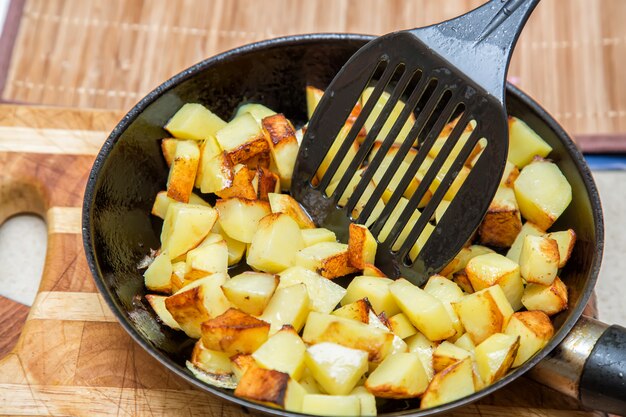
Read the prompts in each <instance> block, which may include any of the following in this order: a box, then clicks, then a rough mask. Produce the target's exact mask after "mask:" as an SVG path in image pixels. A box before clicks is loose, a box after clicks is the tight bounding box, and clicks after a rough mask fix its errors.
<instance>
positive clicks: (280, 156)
mask: <svg viewBox="0 0 626 417" xmlns="http://www.w3.org/2000/svg"><path fill="white" fill-rule="evenodd" d="M261 127H262V129H263V134H264V135H265V138H266V140H267V143H268V144H269V148H270V154H271V155H272V159H273V160H274V164H275V165H276V169H277V170H278V176H279V177H280V183H281V187H282V188H283V189H289V188H290V187H291V175H292V174H293V167H294V165H295V163H296V158H297V157H298V150H299V149H300V147H299V146H298V141H297V139H296V129H295V128H294V127H293V125H292V124H291V122H290V121H289V120H287V118H286V117H285V116H284V115H283V114H274V115H272V116H267V117H265V118H264V119H263V120H262V121H261Z"/></svg>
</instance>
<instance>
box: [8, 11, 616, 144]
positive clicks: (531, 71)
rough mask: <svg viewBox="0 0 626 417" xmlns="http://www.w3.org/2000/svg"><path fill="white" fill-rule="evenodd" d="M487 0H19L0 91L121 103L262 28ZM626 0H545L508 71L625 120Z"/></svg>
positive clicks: (588, 129) (428, 17)
mask: <svg viewBox="0 0 626 417" xmlns="http://www.w3.org/2000/svg"><path fill="white" fill-rule="evenodd" d="M480 3H482V0H307V1H302V0H301V1H297V0H263V1H260V0H132V1H128V0H93V1H86V0H26V3H25V5H24V9H23V13H22V18H21V23H20V28H19V31H18V34H17V38H16V40H15V47H14V49H13V54H12V59H11V63H10V67H9V71H8V75H7V79H6V83H5V88H4V91H2V98H3V99H4V100H8V101H17V102H26V103H38V104H50V105H61V106H73V107H83V108H85V107H94V108H105V109H116V110H117V109H128V108H129V107H130V106H132V105H133V104H134V103H135V102H136V101H138V100H139V99H140V98H141V97H142V96H143V95H145V94H146V93H147V92H148V91H149V90H151V89H152V88H154V87H155V86H156V85H158V84H159V83H161V82H162V81H164V80H165V79H167V78H168V77H170V76H171V75H173V74H175V73H177V72H179V71H181V70H182V69H184V68H186V67H188V66H190V65H192V64H193V63H195V62H197V61H199V60H201V59H204V58H206V57H209V56H211V55H214V54H216V53H218V52H221V51H224V50H227V49H230V48H233V47H236V46H239V45H242V44H245V43H249V42H253V41H257V40H261V39H267V38H272V37H277V36H282V35H288V34H295V33H309V32H356V33H371V34H381V33H385V32H388V31H393V30H396V29H401V28H409V27H414V26H420V25H425V24H430V23H434V22H437V21H440V20H442V19H446V18H450V17H452V16H454V15H456V14H459V13H461V12H464V11H467V10H469V9H470V8H472V7H475V6H477V5H478V4H480ZM624 18H626V1H625V0H544V1H542V2H541V4H540V5H539V7H538V8H537V10H536V12H535V14H534V15H533V16H532V17H531V20H530V22H529V24H528V26H527V28H526V30H525V32H524V33H523V35H522V37H521V40H520V43H519V44H518V47H517V50H516V52H515V57H514V59H513V63H512V67H511V70H510V77H511V79H512V80H513V81H514V82H515V83H517V84H518V85H519V86H520V87H521V88H523V89H524V90H526V91H527V92H529V93H530V94H531V95H533V96H534V97H535V98H536V99H538V100H539V101H540V102H541V103H542V104H543V105H544V106H545V107H546V108H547V109H548V110H549V111H550V112H551V113H552V114H553V115H554V116H555V117H556V118H557V119H558V120H559V121H560V122H561V123H562V124H563V125H564V126H565V127H566V129H568V130H569V131H570V132H572V133H575V134H587V133H594V134H598V133H600V134H605V138H606V134H608V135H609V139H610V137H611V136H610V135H611V134H614V133H619V132H626V78H625V77H623V76H622V75H621V74H622V70H623V68H624V66H625V65H626V25H624V24H623V22H624Z"/></svg>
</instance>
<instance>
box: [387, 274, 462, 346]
mask: <svg viewBox="0 0 626 417" xmlns="http://www.w3.org/2000/svg"><path fill="white" fill-rule="evenodd" d="M389 291H390V292H391V295H392V296H393V298H394V300H395V301H396V304H397V305H398V306H399V307H400V309H401V310H402V312H403V313H404V314H406V315H407V317H408V318H409V320H411V323H412V324H413V325H414V326H415V327H416V328H417V329H418V330H419V331H420V332H422V333H423V334H424V335H425V336H426V337H428V338H429V339H430V340H433V341H435V340H443V339H447V338H449V337H452V336H454V335H455V334H456V330H455V329H454V325H453V323H452V319H451V318H450V315H449V314H448V312H447V311H446V308H445V307H444V305H443V303H442V302H441V301H439V300H438V299H437V298H436V297H434V296H432V295H430V294H429V293H427V292H426V291H424V290H422V289H421V288H419V287H417V286H415V285H413V284H411V283H410V282H409V281H407V280H405V279H404V278H400V279H398V280H396V281H395V282H394V283H393V284H391V285H389Z"/></svg>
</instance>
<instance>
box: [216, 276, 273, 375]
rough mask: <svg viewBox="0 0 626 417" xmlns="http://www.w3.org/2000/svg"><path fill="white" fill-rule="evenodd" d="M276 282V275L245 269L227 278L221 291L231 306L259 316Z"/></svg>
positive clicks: (270, 296)
mask: <svg viewBox="0 0 626 417" xmlns="http://www.w3.org/2000/svg"><path fill="white" fill-rule="evenodd" d="M278 282H279V279H278V276H276V275H273V274H264V273H261V272H252V271H246V272H243V273H241V274H239V275H236V276H234V277H232V278H231V279H229V280H228V281H227V282H226V283H225V284H224V285H222V291H223V292H224V295H225V296H226V298H228V301H230V302H231V304H232V305H233V306H235V307H237V308H238V309H240V310H241V311H243V312H244V313H248V314H251V315H253V316H260V315H261V314H262V313H263V310H265V307H266V306H267V304H268V303H269V302H270V299H271V298H272V295H274V291H276V287H278ZM279 370H280V369H279Z"/></svg>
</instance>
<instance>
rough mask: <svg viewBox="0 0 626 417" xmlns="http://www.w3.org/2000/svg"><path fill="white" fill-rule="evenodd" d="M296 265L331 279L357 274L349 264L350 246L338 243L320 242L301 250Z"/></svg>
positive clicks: (297, 254)
mask: <svg viewBox="0 0 626 417" xmlns="http://www.w3.org/2000/svg"><path fill="white" fill-rule="evenodd" d="M282 238H283V239H284V237H282ZM289 244H290V245H292V244H293V243H292V242H290V243H289ZM303 246H304V245H303ZM295 264H296V265H298V266H301V267H303V268H306V269H309V270H311V271H315V272H317V273H318V274H320V275H321V276H323V277H325V278H330V279H332V278H337V277H342V276H344V275H348V274H351V273H353V272H356V269H355V268H353V267H351V266H350V265H349V264H348V245H346V244H344V243H338V242H320V243H316V244H315V245H313V246H309V247H307V248H303V249H301V250H300V251H298V252H297V253H296V259H295Z"/></svg>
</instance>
